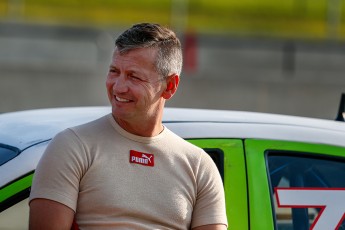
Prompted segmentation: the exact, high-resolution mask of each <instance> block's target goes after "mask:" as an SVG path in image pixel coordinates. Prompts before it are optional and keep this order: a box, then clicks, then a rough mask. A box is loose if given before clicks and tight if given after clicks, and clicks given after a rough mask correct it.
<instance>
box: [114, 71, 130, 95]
mask: <svg viewBox="0 0 345 230" xmlns="http://www.w3.org/2000/svg"><path fill="white" fill-rule="evenodd" d="M127 91H128V82H127V80H126V78H125V77H124V76H122V75H121V76H118V77H117V78H115V79H114V82H113V92H115V93H116V94H121V93H126V92H127Z"/></svg>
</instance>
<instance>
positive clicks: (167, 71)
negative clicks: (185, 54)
mask: <svg viewBox="0 0 345 230" xmlns="http://www.w3.org/2000/svg"><path fill="white" fill-rule="evenodd" d="M115 45H116V47H117V49H118V51H119V52H120V53H126V52H129V51H130V50H134V49H138V48H157V57H156V63H155V66H156V68H157V71H158V73H160V74H161V75H162V76H163V77H167V76H169V75H171V74H178V75H180V74H181V70H182V48H181V43H180V40H179V39H178V38H177V36H176V34H175V33H174V32H173V31H172V30H170V29H168V28H166V27H163V26H160V25H159V24H152V23H140V24H136V25H133V26H132V27H131V28H129V29H128V30H126V31H125V32H123V33H122V34H121V35H120V36H119V37H118V38H117V39H116V41H115Z"/></svg>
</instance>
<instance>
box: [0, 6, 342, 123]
mask: <svg viewBox="0 0 345 230" xmlns="http://www.w3.org/2000/svg"><path fill="white" fill-rule="evenodd" d="M138 22H156V23H160V24H163V25H166V26H169V27H170V28H173V29H174V30H175V31H176V32H177V34H178V36H179V38H180V39H181V41H182V43H183V47H184V59H185V60H184V70H183V74H182V76H181V85H180V88H179V90H178V92H177V94H176V95H175V96H174V98H172V99H171V100H170V101H168V103H167V106H170V107H192V108H210V109H231V110H245V111H255V112H268V113H279V114H289V115H297V116H309V117H315V118H325V119H334V118H335V117H336V114H337V110H338V106H339V102H340V95H341V93H342V92H345V74H344V73H345V1H343V0H316V1H315V0H280V1H276V0H260V1H257V0H241V1H238V0H212V1H209V0H145V1H141V0H132V1H128V0H0V96H1V100H0V113H3V112H10V111H17V110H27V109H37V108H47V107H65V106H97V105H108V100H107V96H106V91H105V78H106V74H107V69H108V66H109V63H110V58H111V53H112V50H113V46H114V39H115V38H116V37H117V35H119V34H120V33H121V32H122V31H123V30H125V29H126V28H128V27H130V26H131V25H133V24H135V23H138Z"/></svg>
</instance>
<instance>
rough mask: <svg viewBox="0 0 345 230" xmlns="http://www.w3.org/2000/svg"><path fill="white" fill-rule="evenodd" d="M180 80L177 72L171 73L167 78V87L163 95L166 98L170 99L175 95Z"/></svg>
mask: <svg viewBox="0 0 345 230" xmlns="http://www.w3.org/2000/svg"><path fill="white" fill-rule="evenodd" d="M179 82H180V77H179V76H178V75H177V74H173V75H170V76H169V77H168V78H167V79H166V88H165V90H164V91H163V93H162V97H163V98H164V99H166V100H168V99H170V98H171V97H172V96H174V94H175V92H176V90H177V87H178V84H179Z"/></svg>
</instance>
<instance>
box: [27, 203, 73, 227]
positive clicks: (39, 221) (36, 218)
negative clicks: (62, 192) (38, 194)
mask: <svg viewBox="0 0 345 230" xmlns="http://www.w3.org/2000/svg"><path fill="white" fill-rule="evenodd" d="M73 219H74V211H73V210H72V209H70V208H69V207H67V206H65V205H63V204H61V203H58V202H55V201H52V200H47V199H34V200H32V201H31V202H30V218H29V229H30V230H40V229H42V230H43V229H44V230H69V229H71V226H72V222H73Z"/></svg>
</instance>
